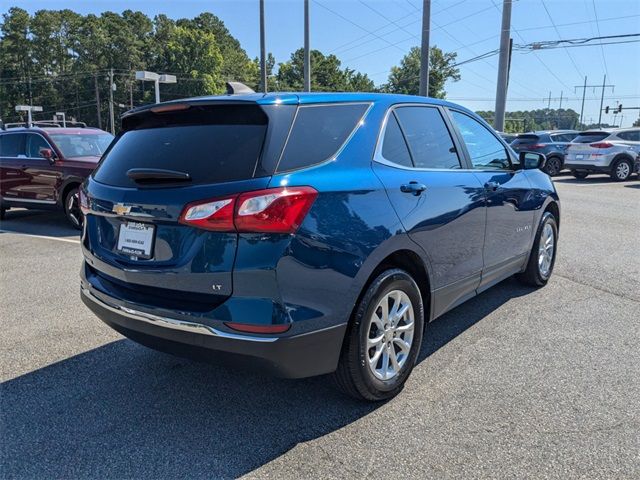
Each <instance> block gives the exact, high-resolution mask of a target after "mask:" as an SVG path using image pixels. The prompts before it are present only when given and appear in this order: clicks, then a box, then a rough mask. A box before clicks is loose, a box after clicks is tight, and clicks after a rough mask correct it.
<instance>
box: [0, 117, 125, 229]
mask: <svg viewBox="0 0 640 480" xmlns="http://www.w3.org/2000/svg"><path fill="white" fill-rule="evenodd" d="M111 140H113V135H111V134H110V133H107V132H105V131H103V130H99V129H97V128H58V127H50V128H48V127H37V126H34V127H17V128H9V129H6V130H0V212H1V214H2V218H4V214H5V212H6V211H7V210H8V209H10V208H14V207H19V208H29V209H38V210H41V209H47V210H51V209H62V210H64V212H65V214H66V215H67V218H68V220H69V222H70V223H71V225H73V226H74V227H75V228H78V229H80V228H81V227H82V213H81V211H80V204H79V198H78V187H79V186H80V184H81V183H82V182H83V181H84V179H85V178H86V177H87V176H88V175H89V174H91V172H92V171H93V169H94V168H95V167H96V165H97V163H98V161H99V160H100V157H101V156H102V154H103V153H104V151H105V150H106V149H107V147H108V146H109V144H110V143H111Z"/></svg>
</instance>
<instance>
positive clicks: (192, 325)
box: [81, 287, 280, 343]
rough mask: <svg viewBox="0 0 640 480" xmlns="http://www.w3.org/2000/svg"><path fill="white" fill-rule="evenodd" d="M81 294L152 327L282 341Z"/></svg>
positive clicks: (91, 294) (232, 337)
mask: <svg viewBox="0 0 640 480" xmlns="http://www.w3.org/2000/svg"><path fill="white" fill-rule="evenodd" d="M81 292H82V294H83V295H84V296H85V297H86V298H87V299H89V300H91V301H92V302H94V303H96V304H98V305H100V306H101V307H102V308H106V309H107V310H109V311H111V312H113V313H116V314H118V315H123V316H125V317H128V318H131V319H133V320H137V321H139V322H144V323H149V324H151V325H155V326H157V327H161V328H170V329H172V330H180V331H183V332H189V333H197V334H200V335H209V336H213V337H218V338H226V339H230V340H242V341H247V342H258V343H273V342H275V341H277V340H279V339H280V338H279V337H253V336H249V335H239V334H235V333H228V332H223V331H221V330H218V329H216V328H213V327H210V326H209V325H204V324H202V323H196V322H189V321H186V320H179V319H177V318H170V317H164V316H161V315H154V314H152V313H147V312H141V311H140V310H134V309H132V308H128V307H125V306H123V305H114V304H111V303H107V302H105V301H104V300H102V299H100V298H98V297H97V296H96V295H94V294H93V293H92V292H91V290H90V289H88V288H85V287H82V288H81Z"/></svg>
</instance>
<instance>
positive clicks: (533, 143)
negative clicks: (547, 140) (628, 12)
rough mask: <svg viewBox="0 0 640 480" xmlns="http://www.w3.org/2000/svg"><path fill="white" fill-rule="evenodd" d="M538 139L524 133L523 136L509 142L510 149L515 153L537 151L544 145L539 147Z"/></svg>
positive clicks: (533, 135)
mask: <svg viewBox="0 0 640 480" xmlns="http://www.w3.org/2000/svg"><path fill="white" fill-rule="evenodd" d="M539 141H540V137H539V136H538V135H535V134H529V133H526V134H524V135H518V137H517V138H516V139H515V140H514V141H513V142H511V148H513V149H514V150H515V151H516V152H520V151H527V150H537V149H539V148H541V147H544V145H539Z"/></svg>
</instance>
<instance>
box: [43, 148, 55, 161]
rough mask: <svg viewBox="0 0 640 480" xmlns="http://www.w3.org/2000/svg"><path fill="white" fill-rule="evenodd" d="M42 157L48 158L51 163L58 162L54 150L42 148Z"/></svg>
mask: <svg viewBox="0 0 640 480" xmlns="http://www.w3.org/2000/svg"><path fill="white" fill-rule="evenodd" d="M40 156H41V157H42V158H46V159H47V160H49V161H50V162H51V163H53V162H55V160H56V154H55V153H53V150H51V149H50V148H41V149H40Z"/></svg>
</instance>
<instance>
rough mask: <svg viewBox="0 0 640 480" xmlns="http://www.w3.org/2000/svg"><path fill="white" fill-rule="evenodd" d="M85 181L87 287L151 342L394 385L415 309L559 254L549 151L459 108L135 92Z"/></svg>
mask: <svg viewBox="0 0 640 480" xmlns="http://www.w3.org/2000/svg"><path fill="white" fill-rule="evenodd" d="M122 127H123V133H121V134H120V135H119V136H118V137H117V139H116V140H115V141H114V143H113V144H112V145H111V147H110V148H109V150H108V151H107V152H106V154H105V156H104V157H103V161H102V162H101V163H100V165H99V167H98V168H97V169H96V171H95V172H94V173H93V174H92V175H91V176H90V177H89V179H87V182H86V183H85V184H84V185H83V188H82V190H81V204H82V208H83V211H84V213H85V226H84V232H83V236H82V249H83V253H84V258H85V262H84V265H83V267H82V269H81V297H82V299H83V301H84V302H85V304H86V305H87V306H88V307H89V308H90V309H91V310H92V311H93V312H94V313H95V314H96V315H97V316H98V317H100V318H101V319H102V320H103V321H104V322H106V323H107V324H108V325H110V326H111V327H113V328H114V329H115V330H117V331H119V332H120V333H122V334H123V335H126V336H127V337H129V338H131V339H133V340H135V341H137V342H139V343H141V344H143V345H147V346H150V347H153V348H156V349H159V350H162V351H167V352H172V353H176V354H179V355H185V356H189V357H192V358H199V359H206V360H213V361H219V362H226V363H229V364H231V365H234V366H236V365H240V364H250V365H252V366H253V367H256V366H261V367H263V368H265V369H266V370H267V371H270V372H272V373H274V374H276V375H280V376H283V377H288V378H301V377H308V376H312V375H320V374H326V373H331V372H334V375H335V378H336V380H337V383H338V385H340V386H341V387H342V389H344V390H345V391H346V392H347V393H349V394H351V395H353V396H354V397H357V398H363V399H367V400H381V399H385V398H390V397H391V396H393V395H395V394H397V393H398V392H399V391H400V390H401V389H402V386H403V385H404V383H405V381H406V379H407V377H408V376H409V374H410V373H411V370H412V369H413V367H414V364H415V363H416V359H417V357H418V353H419V351H420V344H421V342H422V335H423V331H424V328H425V324H426V323H427V322H430V321H432V320H433V319H435V318H437V317H439V316H440V315H442V314H443V313H445V312H446V311H448V310H451V309H452V308H453V307H455V306H456V305H459V304H460V303H462V302H463V301H465V300H467V299H469V298H471V297H473V296H474V295H476V294H478V293H479V292H482V291H483V290H485V289H487V288H489V287H491V286H492V285H495V284H496V283H498V282H499V281H501V280H503V279H505V278H507V277H509V276H511V275H514V274H517V275H518V276H519V278H520V279H521V280H522V281H524V282H526V283H527V284H530V285H534V286H538V287H539V286H542V285H544V284H546V283H547V280H548V279H549V277H550V275H551V272H552V270H553V265H554V260H555V255H556V251H557V248H556V245H557V240H558V226H559V222H560V207H559V199H558V195H557V194H556V191H555V189H554V186H553V183H552V182H551V179H550V178H549V176H548V175H546V174H544V173H543V172H541V171H540V170H539V169H538V168H539V167H540V166H542V164H541V162H543V161H544V156H542V155H539V154H535V153H534V154H522V155H521V156H520V158H518V157H516V155H515V154H514V153H513V151H512V150H511V149H510V148H508V147H507V145H506V144H505V143H504V142H503V141H502V139H500V137H499V136H498V135H497V134H496V133H495V132H494V131H493V130H492V129H491V127H489V126H488V125H487V124H486V123H485V122H484V121H483V120H482V119H480V118H479V117H478V116H477V115H475V114H474V113H472V112H470V111H469V110H467V109H465V108H463V107H460V106H458V105H455V104H452V103H447V102H444V101H441V100H435V99H431V98H425V97H414V96H403V95H384V94H328V93H317V94H313V93H306V94H298V95H296V94H275V93H274V94H268V95H262V94H247V95H231V96H220V97H203V98H197V99H188V100H182V101H174V102H168V103H164V104H158V105H155V106H149V107H141V108H138V109H136V110H133V111H131V112H129V113H128V114H126V115H125V116H124V117H123V121H122Z"/></svg>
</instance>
